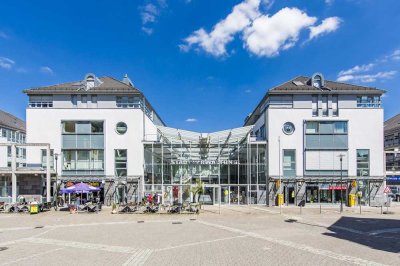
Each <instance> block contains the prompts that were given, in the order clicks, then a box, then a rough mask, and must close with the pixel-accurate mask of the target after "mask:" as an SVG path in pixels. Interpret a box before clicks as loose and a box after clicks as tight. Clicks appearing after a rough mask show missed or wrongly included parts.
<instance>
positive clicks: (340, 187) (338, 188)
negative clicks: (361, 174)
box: [329, 185, 347, 190]
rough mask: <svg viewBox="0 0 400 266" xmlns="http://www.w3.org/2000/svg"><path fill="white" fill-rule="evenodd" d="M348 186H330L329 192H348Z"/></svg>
mask: <svg viewBox="0 0 400 266" xmlns="http://www.w3.org/2000/svg"><path fill="white" fill-rule="evenodd" d="M346 189H347V185H341V186H340V185H339V186H329V190H346Z"/></svg>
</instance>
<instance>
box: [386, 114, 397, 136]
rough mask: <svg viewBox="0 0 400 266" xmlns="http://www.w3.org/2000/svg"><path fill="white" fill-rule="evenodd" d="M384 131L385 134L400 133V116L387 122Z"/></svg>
mask: <svg viewBox="0 0 400 266" xmlns="http://www.w3.org/2000/svg"><path fill="white" fill-rule="evenodd" d="M384 129H385V134H391V133H392V132H393V131H400V114H398V115H395V116H393V117H392V118H390V119H388V120H386V121H385V127H384Z"/></svg>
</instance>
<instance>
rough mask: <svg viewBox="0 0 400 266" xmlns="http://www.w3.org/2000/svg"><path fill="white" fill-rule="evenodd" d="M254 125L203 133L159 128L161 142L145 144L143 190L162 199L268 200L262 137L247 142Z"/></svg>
mask: <svg viewBox="0 0 400 266" xmlns="http://www.w3.org/2000/svg"><path fill="white" fill-rule="evenodd" d="M251 128H252V127H244V128H236V129H232V130H225V131H220V132H215V133H210V134H202V133H196V132H189V131H185V130H178V129H172V128H166V127H159V134H160V141H159V142H151V143H145V144H144V158H145V174H144V176H145V179H144V190H145V191H144V192H145V193H159V194H160V195H162V201H163V202H164V203H174V202H175V203H176V202H178V203H181V202H191V201H196V200H197V199H196V198H195V195H194V194H195V193H194V189H195V188H196V186H198V184H199V182H200V184H202V186H203V193H202V195H201V197H200V199H199V200H200V201H201V202H203V203H204V204H219V203H221V204H236V205H240V204H265V203H266V173H265V169H266V142H265V141H251V140H250V138H249V133H250V130H251Z"/></svg>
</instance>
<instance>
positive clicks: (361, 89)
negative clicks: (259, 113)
mask: <svg viewBox="0 0 400 266" xmlns="http://www.w3.org/2000/svg"><path fill="white" fill-rule="evenodd" d="M324 92H330V93H335V94H354V93H363V94H379V95H380V94H383V93H385V91H384V90H380V89H377V88H373V87H366V86H360V85H353V84H347V83H342V82H337V81H331V80H325V84H324V87H323V88H322V89H320V88H317V87H314V86H312V85H311V78H310V77H305V76H298V77H296V78H294V79H292V80H289V81H287V82H285V83H283V84H281V85H279V86H277V87H274V88H272V89H270V90H269V91H268V94H286V93H288V94H303V93H305V94H308V93H324Z"/></svg>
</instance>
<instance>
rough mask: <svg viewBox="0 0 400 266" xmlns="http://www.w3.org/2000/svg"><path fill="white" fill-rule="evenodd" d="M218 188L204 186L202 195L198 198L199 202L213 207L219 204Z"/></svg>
mask: <svg viewBox="0 0 400 266" xmlns="http://www.w3.org/2000/svg"><path fill="white" fill-rule="evenodd" d="M219 198H220V196H219V187H215V186H205V187H204V193H203V195H201V197H200V202H201V203H202V204H206V205H214V204H218V203H219Z"/></svg>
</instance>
